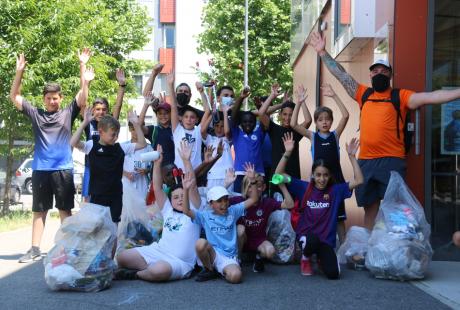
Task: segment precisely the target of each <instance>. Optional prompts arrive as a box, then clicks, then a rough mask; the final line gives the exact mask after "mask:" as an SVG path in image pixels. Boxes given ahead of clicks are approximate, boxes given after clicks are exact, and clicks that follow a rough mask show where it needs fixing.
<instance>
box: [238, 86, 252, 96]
mask: <svg viewBox="0 0 460 310" xmlns="http://www.w3.org/2000/svg"><path fill="white" fill-rule="evenodd" d="M250 94H251V88H250V87H249V86H245V87H244V88H243V90H242V91H241V94H240V97H241V98H243V99H244V98H247V97H249V95H250Z"/></svg>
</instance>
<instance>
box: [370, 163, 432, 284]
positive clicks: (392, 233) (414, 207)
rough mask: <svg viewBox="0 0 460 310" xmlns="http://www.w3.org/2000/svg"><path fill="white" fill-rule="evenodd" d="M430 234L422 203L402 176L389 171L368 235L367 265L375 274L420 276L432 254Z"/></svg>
mask: <svg viewBox="0 0 460 310" xmlns="http://www.w3.org/2000/svg"><path fill="white" fill-rule="evenodd" d="M430 234H431V228H430V225H429V224H428V222H427V221H426V219H425V214H424V210H423V208H422V206H421V204H420V203H419V202H418V200H417V198H415V196H414V194H413V193H412V192H411V191H410V189H409V187H408V186H407V185H406V183H405V182H404V180H403V179H402V177H401V176H400V175H399V174H398V173H397V172H395V171H391V177H390V182H389V184H388V187H387V190H386V192H385V196H384V199H383V201H382V204H381V205H380V210H379V212H378V214H377V218H376V222H375V225H374V229H373V230H372V233H371V237H370V239H369V247H368V251H367V255H366V267H367V269H369V270H370V272H371V273H372V274H373V275H374V276H375V277H376V278H383V279H393V280H401V281H404V280H413V279H423V278H424V277H425V273H426V270H427V269H428V265H429V263H430V262H431V257H432V255H433V250H432V248H431V245H430Z"/></svg>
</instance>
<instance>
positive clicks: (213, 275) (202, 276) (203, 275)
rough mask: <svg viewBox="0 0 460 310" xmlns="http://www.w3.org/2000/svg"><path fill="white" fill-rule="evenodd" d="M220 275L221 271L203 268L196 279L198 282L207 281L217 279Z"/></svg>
mask: <svg viewBox="0 0 460 310" xmlns="http://www.w3.org/2000/svg"><path fill="white" fill-rule="evenodd" d="M218 277H219V273H217V271H215V270H209V269H206V268H203V269H202V270H201V271H200V272H199V273H198V274H197V275H196V278H195V281H196V282H205V281H209V280H214V279H217V278H218Z"/></svg>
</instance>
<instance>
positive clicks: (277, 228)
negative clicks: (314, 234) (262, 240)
mask: <svg viewBox="0 0 460 310" xmlns="http://www.w3.org/2000/svg"><path fill="white" fill-rule="evenodd" d="M267 237H268V241H270V242H271V243H272V244H273V246H274V247H275V255H274V256H273V258H272V259H271V260H272V261H273V262H274V263H278V264H286V263H289V262H292V261H293V260H294V256H295V231H294V229H292V226H291V214H290V213H289V211H287V210H277V211H274V212H273V213H272V214H271V215H270V217H269V218H268V225H267Z"/></svg>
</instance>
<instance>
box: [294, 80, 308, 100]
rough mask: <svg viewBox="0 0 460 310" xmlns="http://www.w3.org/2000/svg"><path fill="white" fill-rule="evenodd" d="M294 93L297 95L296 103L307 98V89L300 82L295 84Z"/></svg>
mask: <svg viewBox="0 0 460 310" xmlns="http://www.w3.org/2000/svg"><path fill="white" fill-rule="evenodd" d="M295 95H296V97H297V103H304V102H305V100H307V98H308V94H307V89H306V88H305V87H304V86H303V85H302V84H300V85H299V86H297V89H296V92H295Z"/></svg>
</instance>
